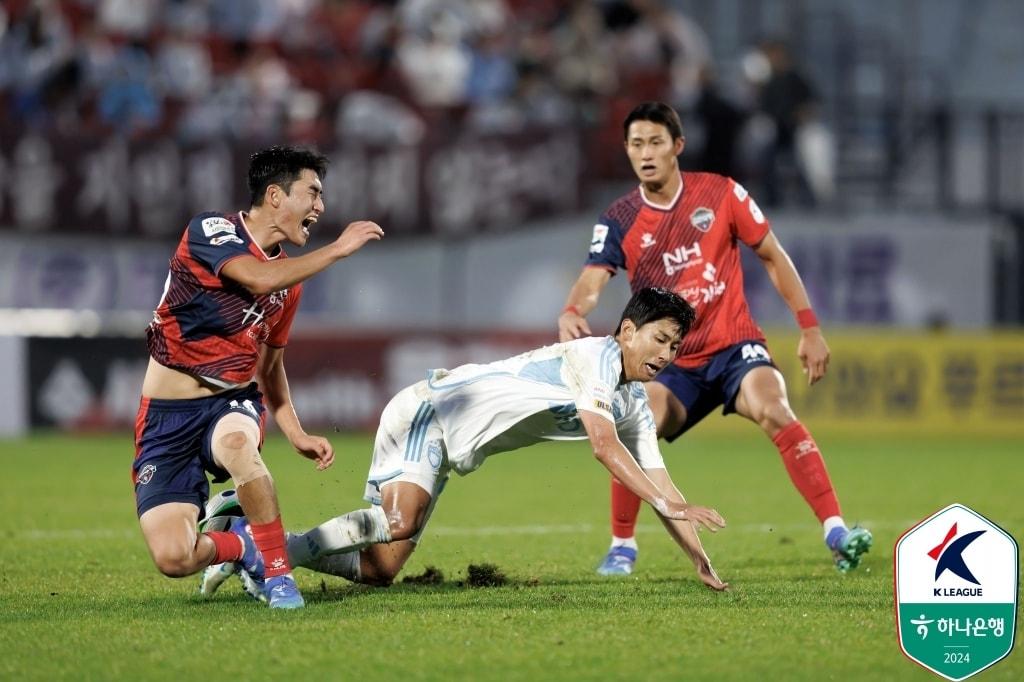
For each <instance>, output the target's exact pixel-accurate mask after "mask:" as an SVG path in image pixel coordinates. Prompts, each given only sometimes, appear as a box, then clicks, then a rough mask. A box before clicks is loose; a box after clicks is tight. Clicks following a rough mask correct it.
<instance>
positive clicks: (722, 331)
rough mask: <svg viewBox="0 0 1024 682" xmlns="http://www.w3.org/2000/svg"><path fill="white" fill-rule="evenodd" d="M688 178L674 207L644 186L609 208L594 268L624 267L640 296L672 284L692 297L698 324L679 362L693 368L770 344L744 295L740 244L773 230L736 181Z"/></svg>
mask: <svg viewBox="0 0 1024 682" xmlns="http://www.w3.org/2000/svg"><path fill="white" fill-rule="evenodd" d="M682 180H683V182H682V186H681V187H680V190H679V194H678V195H676V197H675V198H674V199H673V200H672V203H671V204H670V205H669V206H658V205H655V204H652V203H650V202H648V201H647V199H646V197H644V195H643V193H642V192H641V191H640V188H639V187H638V188H637V189H635V190H633V191H632V192H630V193H629V194H627V195H625V196H624V197H621V198H619V199H618V200H616V201H615V203H613V204H612V205H611V206H610V207H608V210H607V211H605V213H604V214H603V215H602V216H601V218H600V221H599V222H598V224H597V225H595V226H594V236H593V239H592V241H591V243H590V255H589V257H588V258H587V266H588V267H602V268H606V269H608V270H610V271H611V272H612V274H615V272H616V270H617V269H619V268H622V269H624V270H625V271H626V273H627V276H628V277H629V284H630V287H631V288H632V290H633V291H637V290H638V289H642V288H644V287H665V288H666V289H671V290H672V291H675V292H676V293H677V294H679V295H680V296H682V297H683V298H684V299H686V302H687V303H689V304H690V305H692V306H693V307H694V309H695V310H696V311H697V321H696V323H695V324H694V326H693V329H691V330H690V333H689V334H687V335H686V336H685V337H684V338H683V341H682V344H681V345H680V348H679V355H678V356H677V357H676V361H675V362H676V364H677V365H679V366H680V367H684V368H690V367H697V366H700V365H702V364H704V363H705V362H707V361H708V360H709V359H710V358H711V356H712V355H714V354H715V353H717V352H718V351H720V350H722V349H724V348H727V347H728V346H731V345H733V344H735V343H737V342H739V341H744V340H747V339H757V340H760V341H762V342H763V341H764V332H762V331H761V328H760V327H759V326H758V325H757V323H756V322H754V320H753V318H752V317H751V316H750V310H749V309H748V308H747V300H746V297H745V296H744V294H743V270H742V268H741V266H740V254H739V248H738V245H737V240H739V241H742V242H743V243H744V244H746V245H748V246H751V247H754V246H757V245H758V244H760V243H761V240H763V239H764V238H765V236H767V234H768V231H769V229H770V228H769V225H768V221H767V220H765V217H764V215H763V214H762V213H761V209H759V208H758V206H757V204H756V203H754V200H753V199H752V198H750V197H749V196H748V195H747V191H746V190H745V189H743V187H742V186H741V185H739V184H738V183H736V182H735V181H733V180H731V179H730V178H726V177H723V176H721V175H715V174H714V173H682Z"/></svg>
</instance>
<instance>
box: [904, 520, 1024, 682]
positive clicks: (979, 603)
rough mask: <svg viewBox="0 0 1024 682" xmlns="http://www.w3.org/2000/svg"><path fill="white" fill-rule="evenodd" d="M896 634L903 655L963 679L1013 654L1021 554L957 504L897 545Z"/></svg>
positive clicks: (988, 523) (1008, 538) (1004, 534)
mask: <svg viewBox="0 0 1024 682" xmlns="http://www.w3.org/2000/svg"><path fill="white" fill-rule="evenodd" d="M895 564H896V567H895V568H896V570H895V573H896V579H895V588H896V627H897V635H898V637H899V642H900V647H901V648H902V649H903V653H904V654H906V655H907V657H908V658H910V659H911V660H912V661H914V662H915V663H918V664H920V665H922V666H924V667H925V668H928V669H929V670H931V671H932V672H934V673H936V674H937V675H941V676H942V677H945V678H946V679H948V680H963V679H965V678H967V677H970V676H971V675H974V674H975V673H978V672H980V671H982V670H984V669H985V668H987V667H989V666H991V665H994V664H995V663H997V662H998V661H1000V660H1001V659H1003V658H1005V657H1006V655H1007V654H1009V653H1010V649H1011V648H1012V646H1013V639H1014V633H1015V630H1016V617H1017V590H1018V575H1019V568H1018V548H1017V542H1016V541H1015V540H1014V539H1013V537H1011V536H1010V535H1009V534H1008V533H1007V532H1006V531H1004V530H1003V529H1002V528H1000V527H999V526H997V525H996V524H994V523H993V522H992V521H989V520H988V519H986V518H985V517H984V516H982V515H981V514H979V513H978V512H976V511H974V510H973V509H970V508H968V507H965V506H963V505H961V504H953V505H950V506H948V507H946V508H945V509H943V510H941V511H939V512H936V513H935V514H933V515H932V516H930V517H928V518H927V519H925V520H924V521H922V522H921V523H919V524H917V525H916V526H914V527H913V528H911V529H910V530H908V531H907V532H906V533H904V534H903V536H902V537H901V538H900V539H899V540H898V541H897V542H896V551H895Z"/></svg>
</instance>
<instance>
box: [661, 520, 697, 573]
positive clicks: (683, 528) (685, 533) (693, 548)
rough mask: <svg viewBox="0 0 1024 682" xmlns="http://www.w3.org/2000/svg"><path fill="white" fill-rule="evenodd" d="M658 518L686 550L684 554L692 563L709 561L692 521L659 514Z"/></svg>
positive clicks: (677, 542)
mask: <svg viewBox="0 0 1024 682" xmlns="http://www.w3.org/2000/svg"><path fill="white" fill-rule="evenodd" d="M658 518H659V519H661V523H662V524H663V525H664V526H665V529H666V530H667V531H668V534H669V535H671V536H672V539H673V540H675V542H676V544H677V545H679V546H680V547H681V548H682V550H683V551H684V552H686V555H687V556H688V557H690V560H691V561H693V563H694V565H699V564H700V562H702V561H709V559H708V556H707V553H706V552H705V551H704V545H702V544H701V542H700V538H699V537H698V536H697V531H696V529H695V528H694V527H693V523H691V522H690V521H680V520H676V519H669V518H665V517H664V516H661V515H660V514H659V515H658Z"/></svg>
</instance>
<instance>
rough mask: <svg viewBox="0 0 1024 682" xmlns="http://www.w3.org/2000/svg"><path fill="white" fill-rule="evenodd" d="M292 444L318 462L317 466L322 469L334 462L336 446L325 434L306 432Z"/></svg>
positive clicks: (298, 450) (305, 455)
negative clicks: (313, 434)
mask: <svg viewBox="0 0 1024 682" xmlns="http://www.w3.org/2000/svg"><path fill="white" fill-rule="evenodd" d="M292 446H293V447H294V448H295V451H296V452H297V453H299V454H300V455H302V456H303V457H305V458H306V459H311V460H313V461H314V462H316V468H317V469H319V470H320V471H323V470H324V469H326V468H327V467H329V466H331V465H332V464H334V447H333V446H332V445H331V443H330V441H328V440H327V439H326V438H324V437H323V436H311V435H309V434H308V433H304V434H302V435H301V436H299V437H298V438H296V439H295V440H294V441H292Z"/></svg>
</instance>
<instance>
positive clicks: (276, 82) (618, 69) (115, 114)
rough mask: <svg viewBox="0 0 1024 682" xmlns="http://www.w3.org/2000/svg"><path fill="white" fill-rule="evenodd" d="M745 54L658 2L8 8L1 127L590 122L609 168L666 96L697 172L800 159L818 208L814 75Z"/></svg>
mask: <svg viewBox="0 0 1024 682" xmlns="http://www.w3.org/2000/svg"><path fill="white" fill-rule="evenodd" d="M736 61H737V63H742V68H741V69H737V70H736V74H738V76H741V77H737V78H732V77H731V76H732V75H733V74H732V72H730V73H729V76H730V78H722V73H721V71H722V70H721V69H716V68H715V65H714V64H713V63H712V51H711V48H710V41H709V39H708V36H707V35H706V34H705V32H704V31H703V30H702V29H701V28H700V26H699V25H698V24H697V23H695V22H694V21H693V20H691V19H690V18H688V17H687V16H686V15H684V14H683V13H681V12H679V11H678V10H677V9H675V8H674V7H673V6H672V5H671V3H667V2H662V1H659V0H597V1H590V0H576V1H571V2H565V1H559V0H392V1H380V0H378V1H374V0H6V1H5V3H4V4H3V5H2V6H0V123H3V124H8V123H12V124H17V126H18V127H19V128H33V129H41V130H48V131H54V132H57V133H62V134H75V135H81V134H90V133H95V134H109V133H112V132H117V133H120V134H126V135H131V136H147V135H153V134H161V135H173V136H174V137H175V138H176V139H179V140H182V141H189V140H207V139H211V138H228V139H247V138H257V139H273V140H289V141H293V142H303V141H312V140H323V139H325V138H327V137H329V136H335V135H336V136H338V137H339V138H343V137H345V136H347V135H357V136H359V137H361V138H363V139H369V140H378V141H381V142H386V141H395V140H397V141H399V142H402V143H410V144H411V143H415V142H417V141H418V140H419V139H421V138H422V137H423V136H424V135H425V134H426V133H427V131H428V130H429V131H434V132H438V131H440V134H445V132H446V131H447V130H454V129H456V128H457V129H458V130H478V131H485V132H516V131H522V130H528V129H529V128H530V127H532V126H546V127H551V126H577V125H584V126H586V127H587V128H588V129H589V130H593V131H596V132H595V134H594V135H593V136H592V137H593V138H594V146H595V148H598V149H607V150H609V151H607V152H606V153H607V154H608V159H606V160H603V159H602V156H601V153H598V155H597V159H596V163H597V164H598V165H599V166H600V165H601V164H602V163H605V162H606V163H612V160H611V159H612V158H613V156H612V155H614V158H616V159H617V158H618V157H619V155H621V146H620V144H621V128H620V127H619V122H620V121H621V120H622V118H623V117H624V115H625V113H626V112H628V110H629V109H630V108H632V106H633V105H635V104H636V103H637V102H638V101H641V100H646V99H660V100H663V101H666V102H669V103H671V104H673V105H674V106H675V107H677V108H678V109H679V110H680V112H681V113H683V115H684V121H685V123H686V125H687V137H688V145H689V149H692V150H694V151H693V152H688V159H689V160H691V161H692V164H691V165H692V166H694V167H699V168H701V169H706V170H712V171H716V172H721V173H725V174H729V175H733V176H736V177H743V176H744V174H749V173H751V172H753V173H754V174H756V175H757V176H758V177H760V178H762V179H764V181H765V182H768V183H774V184H776V185H778V186H781V185H780V182H781V181H780V180H778V179H776V178H773V175H772V174H773V173H775V172H776V171H777V170H778V169H782V172H783V175H784V176H785V174H786V172H787V171H786V169H787V168H790V167H792V168H794V169H796V176H797V178H798V182H797V183H796V186H797V190H798V191H797V192H796V195H795V196H796V197H797V198H799V199H800V200H801V201H803V202H805V203H808V202H813V201H815V197H820V196H822V192H826V193H827V191H828V182H829V180H828V177H827V162H828V154H829V151H828V145H829V144H830V140H829V138H828V135H827V131H826V130H824V129H823V128H822V127H821V126H820V122H819V125H818V126H817V127H815V126H813V125H810V124H811V123H813V122H815V121H818V118H817V115H816V113H815V93H814V89H813V87H812V86H811V85H810V82H809V81H808V80H807V78H806V77H805V76H803V75H802V74H800V73H799V71H798V70H797V69H796V68H795V67H794V65H793V63H792V60H791V58H790V56H789V54H788V52H787V51H786V49H785V46H784V45H783V44H781V43H766V44H765V45H763V46H761V47H760V49H757V50H753V51H752V52H751V53H750V54H749V55H747V58H745V59H742V60H740V59H737V60H736ZM712 123H713V125H712ZM691 124H692V127H691ZM808 131H810V133H809V134H808ZM808 140H810V142H808ZM808 150H810V153H811V158H810V161H809V162H808V160H807V159H806V158H804V157H806V156H807V154H808ZM815 159H817V161H818V165H819V166H820V167H822V168H825V169H826V178H825V183H824V184H822V183H821V182H819V181H817V180H815V178H814V177H813V172H811V171H813V168H812V167H813V165H814V162H815ZM822 159H824V162H822ZM765 164H767V166H766V165H765ZM787 164H791V165H790V166H787ZM823 164H824V165H823ZM790 175H792V174H791V173H790ZM783 179H785V177H784V178H783ZM822 188H824V189H822ZM779 198H780V197H778V196H776V193H775V192H771V193H769V194H768V196H766V199H767V202H766V203H769V204H772V203H775V202H776V201H777V200H778V199H779Z"/></svg>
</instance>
